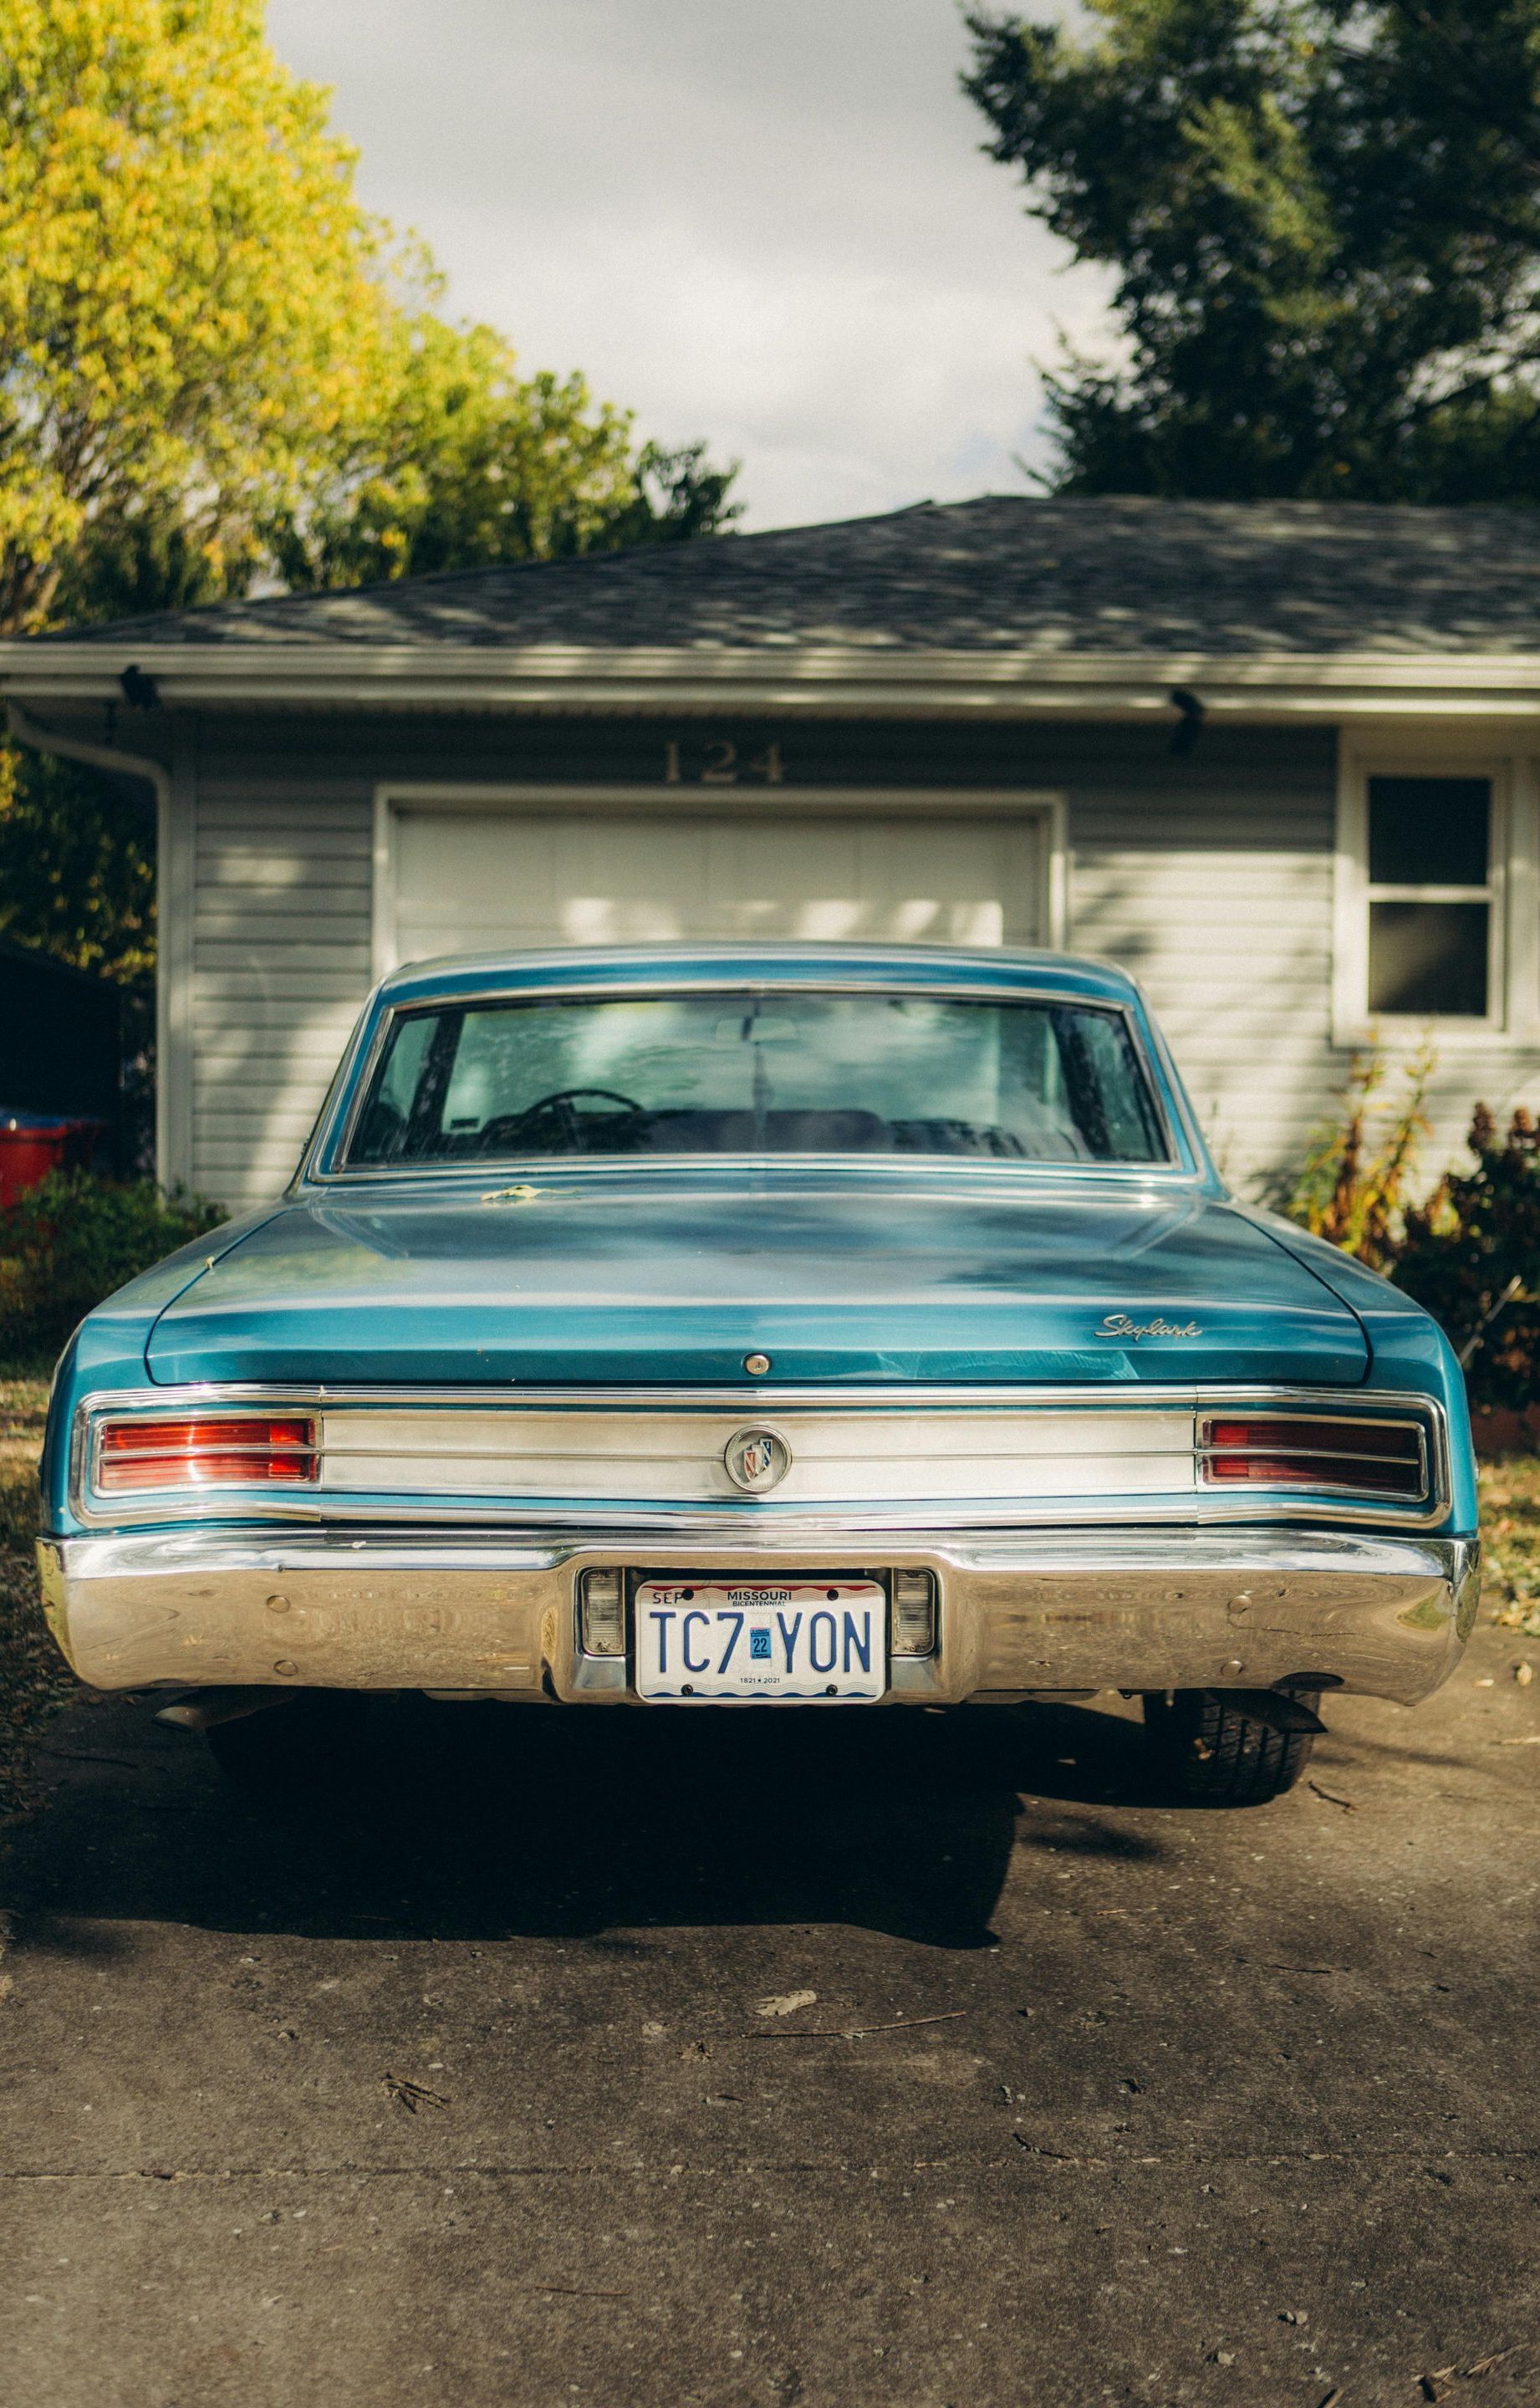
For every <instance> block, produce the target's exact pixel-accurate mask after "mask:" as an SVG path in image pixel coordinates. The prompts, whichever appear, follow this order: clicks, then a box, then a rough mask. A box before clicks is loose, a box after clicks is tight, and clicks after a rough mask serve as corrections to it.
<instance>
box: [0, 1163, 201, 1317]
mask: <svg viewBox="0 0 1540 2408" xmlns="http://www.w3.org/2000/svg"><path fill="white" fill-rule="evenodd" d="M224 1218H225V1215H224V1213H223V1211H221V1208H220V1206H218V1205H217V1204H210V1203H209V1202H208V1201H207V1198H206V1197H201V1196H188V1195H185V1194H184V1193H183V1192H182V1191H181V1190H179V1189H178V1190H177V1191H175V1192H174V1193H173V1194H171V1195H169V1196H167V1195H165V1194H163V1192H162V1190H161V1189H160V1188H159V1187H157V1186H156V1184H155V1183H154V1181H153V1180H150V1179H134V1180H113V1179H97V1178H95V1177H93V1174H92V1173H91V1172H90V1171H89V1170H56V1171H54V1172H52V1173H51V1174H50V1177H48V1178H47V1179H45V1180H43V1181H42V1182H41V1183H40V1184H39V1185H38V1186H36V1187H30V1188H28V1190H27V1192H26V1194H25V1195H24V1196H22V1197H19V1198H18V1200H17V1201H16V1202H15V1203H14V1204H12V1205H10V1206H8V1207H7V1210H6V1211H4V1212H0V1356H9V1357H14V1358H22V1359H24V1358H26V1357H28V1356H36V1355H42V1354H46V1353H57V1351H58V1349H59V1348H60V1347H61V1346H62V1345H63V1344H64V1340H65V1339H66V1338H67V1337H68V1336H69V1334H70V1331H71V1330H72V1329H73V1328H74V1327H75V1326H76V1324H77V1322H78V1321H80V1320H82V1319H83V1318H84V1316H85V1314H86V1313H88V1312H90V1311H91V1310H92V1307H93V1305H97V1304H100V1303H101V1301H102V1299H103V1297H107V1296H110V1295H111V1294H112V1292H113V1290H114V1289H115V1288H120V1287H121V1286H122V1285H123V1284H124V1283H125V1282H126V1281H128V1280H131V1279H133V1278H134V1277H135V1274H136V1273H137V1272H139V1271H144V1270H149V1269H150V1266H151V1264H153V1263H158V1262H159V1261H160V1260H161V1258H162V1256H163V1255H164V1254H172V1253H174V1252H175V1250H176V1248H177V1247H178V1246H182V1245H185V1244H186V1243H187V1240H189V1239H190V1238H196V1237H198V1236H200V1235H201V1234H202V1232H203V1231H204V1230H205V1229H212V1228H213V1227H214V1226H216V1224H217V1223H218V1222H220V1221H222V1220H223V1219H224Z"/></svg>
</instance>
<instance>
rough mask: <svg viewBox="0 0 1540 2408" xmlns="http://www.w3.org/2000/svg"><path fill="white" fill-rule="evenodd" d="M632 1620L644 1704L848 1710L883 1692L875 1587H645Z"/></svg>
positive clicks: (881, 1598)
mask: <svg viewBox="0 0 1540 2408" xmlns="http://www.w3.org/2000/svg"><path fill="white" fill-rule="evenodd" d="M633 1620H634V1627H635V1644H636V1687H637V1691H638V1694H639V1695H640V1696H642V1697H644V1698H653V1699H669V1700H671V1701H678V1702H683V1703H686V1704H688V1703H691V1702H692V1701H696V1700H699V1699H713V1698H715V1699H722V1698H739V1699H765V1700H768V1701H770V1702H772V1703H774V1702H777V1701H779V1702H780V1703H782V1704H787V1705H791V1704H798V1705H810V1704H814V1703H818V1702H820V1701H828V1700H838V1699H843V1700H845V1701H846V1702H847V1703H852V1702H859V1701H861V1700H863V1699H864V1700H867V1701H870V1700H872V1699H877V1698H880V1697H881V1696H882V1694H883V1691H884V1690H885V1689H886V1687H887V1685H888V1662H887V1658H888V1599H887V1597H886V1594H885V1592H884V1591H883V1589H882V1587H881V1585H880V1584H879V1583H878V1582H877V1581H869V1580H843V1581H842V1580H834V1581H800V1580H795V1581H762V1580H744V1581H694V1582H689V1581H664V1580H650V1581H643V1582H642V1583H641V1584H640V1585H639V1586H638V1588H637V1590H636V1594H635V1604H634V1608H633Z"/></svg>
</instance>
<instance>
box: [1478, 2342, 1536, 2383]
mask: <svg viewBox="0 0 1540 2408" xmlns="http://www.w3.org/2000/svg"><path fill="white" fill-rule="evenodd" d="M1523 2346H1524V2344H1523V2343H1522V2342H1521V2341H1516V2342H1514V2343H1512V2344H1511V2346H1510V2347H1509V2348H1507V2349H1494V2350H1493V2351H1492V2354H1491V2356H1490V2358H1473V2359H1472V2361H1471V2363H1470V2365H1469V2366H1467V2368H1466V2369H1465V2372H1466V2373H1467V2375H1472V2374H1490V2372H1491V2371H1492V2369H1493V2367H1494V2366H1501V2365H1502V2363H1503V2361H1504V2358H1517V2357H1518V2355H1519V2351H1520V2350H1521V2349H1522V2348H1523Z"/></svg>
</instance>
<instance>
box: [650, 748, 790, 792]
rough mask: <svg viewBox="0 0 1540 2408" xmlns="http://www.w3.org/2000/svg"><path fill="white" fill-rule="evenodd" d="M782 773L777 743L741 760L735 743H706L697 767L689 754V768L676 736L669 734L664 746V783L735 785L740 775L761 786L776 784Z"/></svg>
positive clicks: (784, 772)
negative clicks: (749, 759)
mask: <svg viewBox="0 0 1540 2408" xmlns="http://www.w3.org/2000/svg"><path fill="white" fill-rule="evenodd" d="M785 776H786V771H785V769H784V768H783V767H782V766H781V757H780V746H779V745H778V744H767V745H766V746H765V748H764V751H763V753H755V755H754V757H753V759H752V760H751V761H744V762H741V763H740V761H739V759H738V748H737V746H736V745H735V744H726V743H720V742H719V743H716V744H707V745H706V746H705V747H704V748H703V751H702V753H701V755H700V756H699V766H697V761H696V757H695V756H694V755H693V754H692V758H691V761H690V763H689V766H688V767H687V766H686V764H685V761H684V758H683V755H682V749H681V747H680V745H679V743H678V740H677V738H673V737H671V738H669V741H668V742H667V743H666V744H665V745H664V746H663V783H664V785H665V786H687V785H699V786H735V785H736V784H737V782H738V780H739V779H740V778H754V779H757V780H758V781H760V783H761V784H762V785H766V786H778V785H780V784H781V783H782V781H783V780H784V779H785Z"/></svg>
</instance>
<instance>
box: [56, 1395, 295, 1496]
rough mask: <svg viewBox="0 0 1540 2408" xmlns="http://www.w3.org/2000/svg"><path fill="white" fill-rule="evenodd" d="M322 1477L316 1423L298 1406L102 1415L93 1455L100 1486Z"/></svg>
mask: <svg viewBox="0 0 1540 2408" xmlns="http://www.w3.org/2000/svg"><path fill="white" fill-rule="evenodd" d="M318 1477H319V1465H318V1461H317V1456H316V1426H315V1423H314V1422H313V1421H311V1420H310V1419H309V1418H308V1416H307V1415H305V1414H298V1413H282V1414H278V1415H272V1414H268V1413H260V1414H259V1413H241V1414H235V1413H228V1414H226V1413H220V1414H212V1413H211V1414H205V1415H199V1416H196V1417H182V1416H178V1419H176V1420H175V1421H171V1420H167V1421H150V1420H148V1419H146V1420H142V1421H121V1422H116V1421H115V1422H107V1423H104V1424H103V1426H102V1428H101V1431H100V1434H99V1438H98V1444H97V1457H96V1486H97V1489H98V1490H99V1491H100V1492H101V1493H102V1494H103V1495H107V1496H110V1495H111V1494H112V1493H113V1492H114V1491H119V1492H121V1491H122V1490H124V1489H131V1488H207V1487H211V1486H216V1485H218V1486H221V1487H222V1486H224V1485H226V1484H229V1483H230V1482H240V1483H246V1482H251V1483H258V1484H264V1483H268V1482H271V1481H286V1482H293V1481H304V1480H315V1479H316V1478H318Z"/></svg>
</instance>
